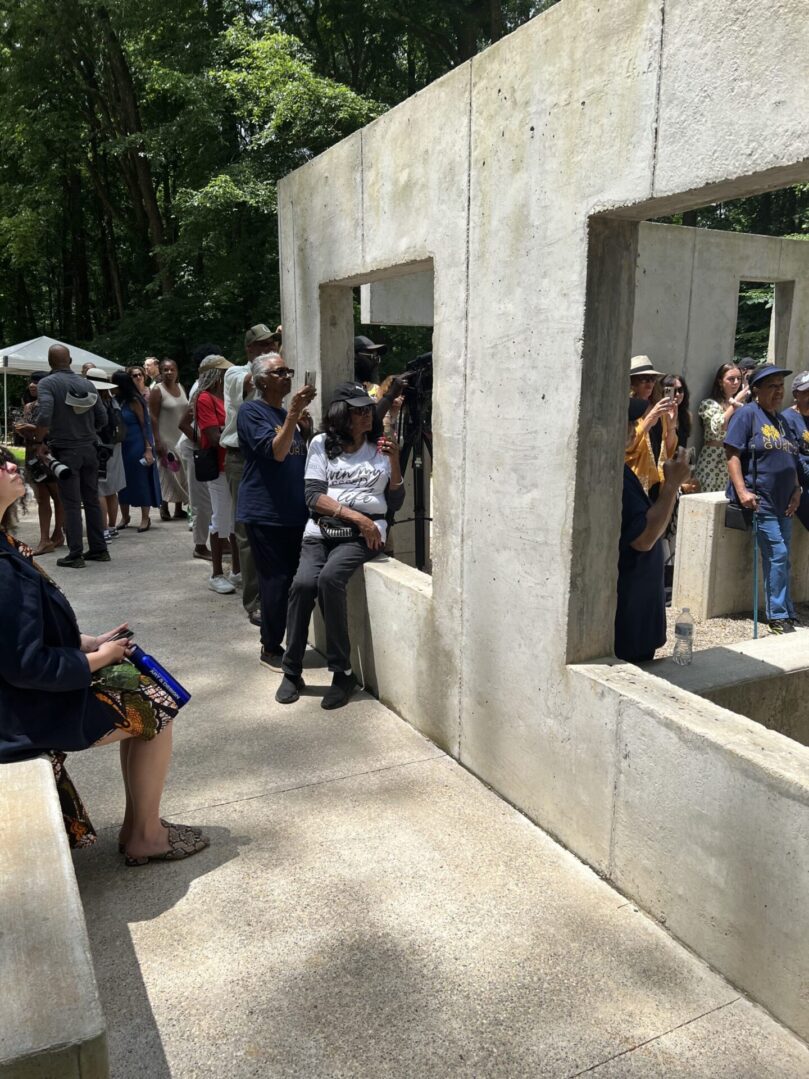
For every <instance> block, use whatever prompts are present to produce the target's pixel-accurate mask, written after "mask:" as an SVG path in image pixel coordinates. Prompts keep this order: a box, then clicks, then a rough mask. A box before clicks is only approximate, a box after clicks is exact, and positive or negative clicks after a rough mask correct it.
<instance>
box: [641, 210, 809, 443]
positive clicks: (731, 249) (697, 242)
mask: <svg viewBox="0 0 809 1079" xmlns="http://www.w3.org/2000/svg"><path fill="white" fill-rule="evenodd" d="M742 281H764V282H776V283H777V284H776V290H775V305H774V314H773V323H772V330H773V332H772V335H771V341H770V358H771V359H772V360H774V361H777V362H779V363H780V364H782V366H784V367H787V368H789V369H790V370H792V371H800V370H802V369H803V368H805V367H806V363H807V359H806V358H807V356H809V244H806V243H803V242H801V241H800V240H788V239H782V238H781V237H778V236H750V235H746V234H744V233H738V232H721V231H718V230H711V229H692V228H680V227H677V226H674V225H657V224H652V223H650V222H644V223H643V224H641V226H640V230H639V234H638V265H637V276H636V295H635V316H634V323H633V327H632V354H633V355H648V356H651V357H652V359H653V362H654V364H655V365H656V366H657V368H658V370H660V371H670V372H672V373H674V374H680V375H683V376H684V378H685V379H686V381H687V383H688V385H689V388H690V390H691V404H692V411H693V413H694V438H693V441H694V442H695V443H696V444H697V445H701V443H702V430H701V424H700V422H699V420H698V419H697V415H696V410H697V407H698V405H699V402H700V401H701V400H702V399H703V398H705V397H707V396H708V395H709V394H710V391H711V387H712V386H713V380H714V376H715V374H716V370H717V368H718V367H719V365H720V363H726V362H727V361H728V360H732V359H733V356H734V342H735V334H736V318H737V313H738V305H739V285H740V283H741V282H742ZM789 384H790V380H789V379H788V380H787V403H788V402H789V399H790V395H789V392H788V391H789Z"/></svg>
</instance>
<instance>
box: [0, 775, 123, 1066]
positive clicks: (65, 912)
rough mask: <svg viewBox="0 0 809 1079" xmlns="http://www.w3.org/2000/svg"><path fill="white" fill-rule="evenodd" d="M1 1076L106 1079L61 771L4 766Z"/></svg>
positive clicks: (0, 801) (0, 781)
mask: <svg viewBox="0 0 809 1079" xmlns="http://www.w3.org/2000/svg"><path fill="white" fill-rule="evenodd" d="M0 911H2V928H0V970H1V971H2V991H1V992H0V1077H2V1079H106V1077H107V1076H108V1075H109V1070H108V1062H107V1038H106V1030H105V1023H104V1015H103V1013H102V1010H101V1004H100V1002H99V999H98V989H97V987H96V980H95V975H94V973H93V964H92V959H91V956H90V944H89V941H88V939H87V930H86V928H85V923H84V912H83V910H82V905H81V900H80V898H79V890H78V888H77V887H76V877H75V874H74V872H73V865H72V862H71V859H70V851H69V849H68V843H67V836H66V835H65V829H64V824H63V823H62V813H61V810H60V808H59V798H58V795H57V793H56V788H55V786H54V782H53V769H52V768H51V765H50V763H49V762H48V761H47V760H33V761H25V762H21V763H19V764H3V765H0Z"/></svg>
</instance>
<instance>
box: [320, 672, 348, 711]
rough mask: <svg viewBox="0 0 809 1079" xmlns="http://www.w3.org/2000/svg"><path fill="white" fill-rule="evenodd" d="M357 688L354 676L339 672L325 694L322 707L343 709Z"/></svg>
mask: <svg viewBox="0 0 809 1079" xmlns="http://www.w3.org/2000/svg"><path fill="white" fill-rule="evenodd" d="M356 688H357V679H356V678H355V677H354V675H353V674H343V672H342V671H337V672H336V673H335V675H334V678H332V680H331V686H330V687H329V688H328V689H327V690H326V692H325V693H324V694H323V700H322V701H321V702H320V707H321V708H342V707H343V705H344V704H348V699H349V697H350V696H351V694H352V693H353V692H354V690H355V689H356Z"/></svg>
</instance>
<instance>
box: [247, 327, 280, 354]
mask: <svg viewBox="0 0 809 1079" xmlns="http://www.w3.org/2000/svg"><path fill="white" fill-rule="evenodd" d="M274 336H275V334H274V331H273V330H271V329H270V327H269V326H265V325H264V323H263V322H259V323H257V324H256V325H255V326H251V327H250V329H249V330H248V331H247V333H246V334H245V335H244V347H245V348H247V346H248V345H254V344H255V343H256V341H266V340H268V339H269V338H270V337H274Z"/></svg>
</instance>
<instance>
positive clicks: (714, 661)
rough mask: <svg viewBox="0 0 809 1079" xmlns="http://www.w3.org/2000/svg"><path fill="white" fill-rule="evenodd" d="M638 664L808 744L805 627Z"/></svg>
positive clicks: (808, 653) (808, 644)
mask: <svg viewBox="0 0 809 1079" xmlns="http://www.w3.org/2000/svg"><path fill="white" fill-rule="evenodd" d="M644 668H645V669H646V670H648V671H649V672H650V673H651V674H654V675H657V677H658V678H664V679H665V680H666V681H667V682H671V683H672V685H675V686H679V687H680V688H681V689H686V690H688V692H689V693H696V694H698V695H699V696H700V697H705V698H706V699H707V700H709V701H713V702H714V704H718V705H719V707H720V708H726V709H728V710H729V711H731V712H738V713H739V715H743V716H747V718H748V719H753V720H755V721H756V723H761V724H762V726H764V727H768V728H769V729H770V730H773V731H778V732H779V733H780V734H785V735H786V736H787V737H788V738H792V739H793V740H794V741H796V742H800V743H801V745H804V746H809V709H808V708H807V706H806V702H807V700H808V699H809V630H807V629H805V628H799V629H797V630H796V632H795V633H794V634H790V635H789V636H787V637H784V638H778V637H770V636H766V635H765V636H763V637H761V638H759V640H755V641H744V642H742V643H740V644H732V645H726V646H724V647H722V648H708V649H705V651H702V652H699V653H698V655H697V656H696V657H695V661H694V662H693V663H692V664H691V665H690V666H688V667H680V666H679V665H678V664H676V663H675V662H674V660H672V659H661V660H656V661H654V662H652V663H648V664H644Z"/></svg>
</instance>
